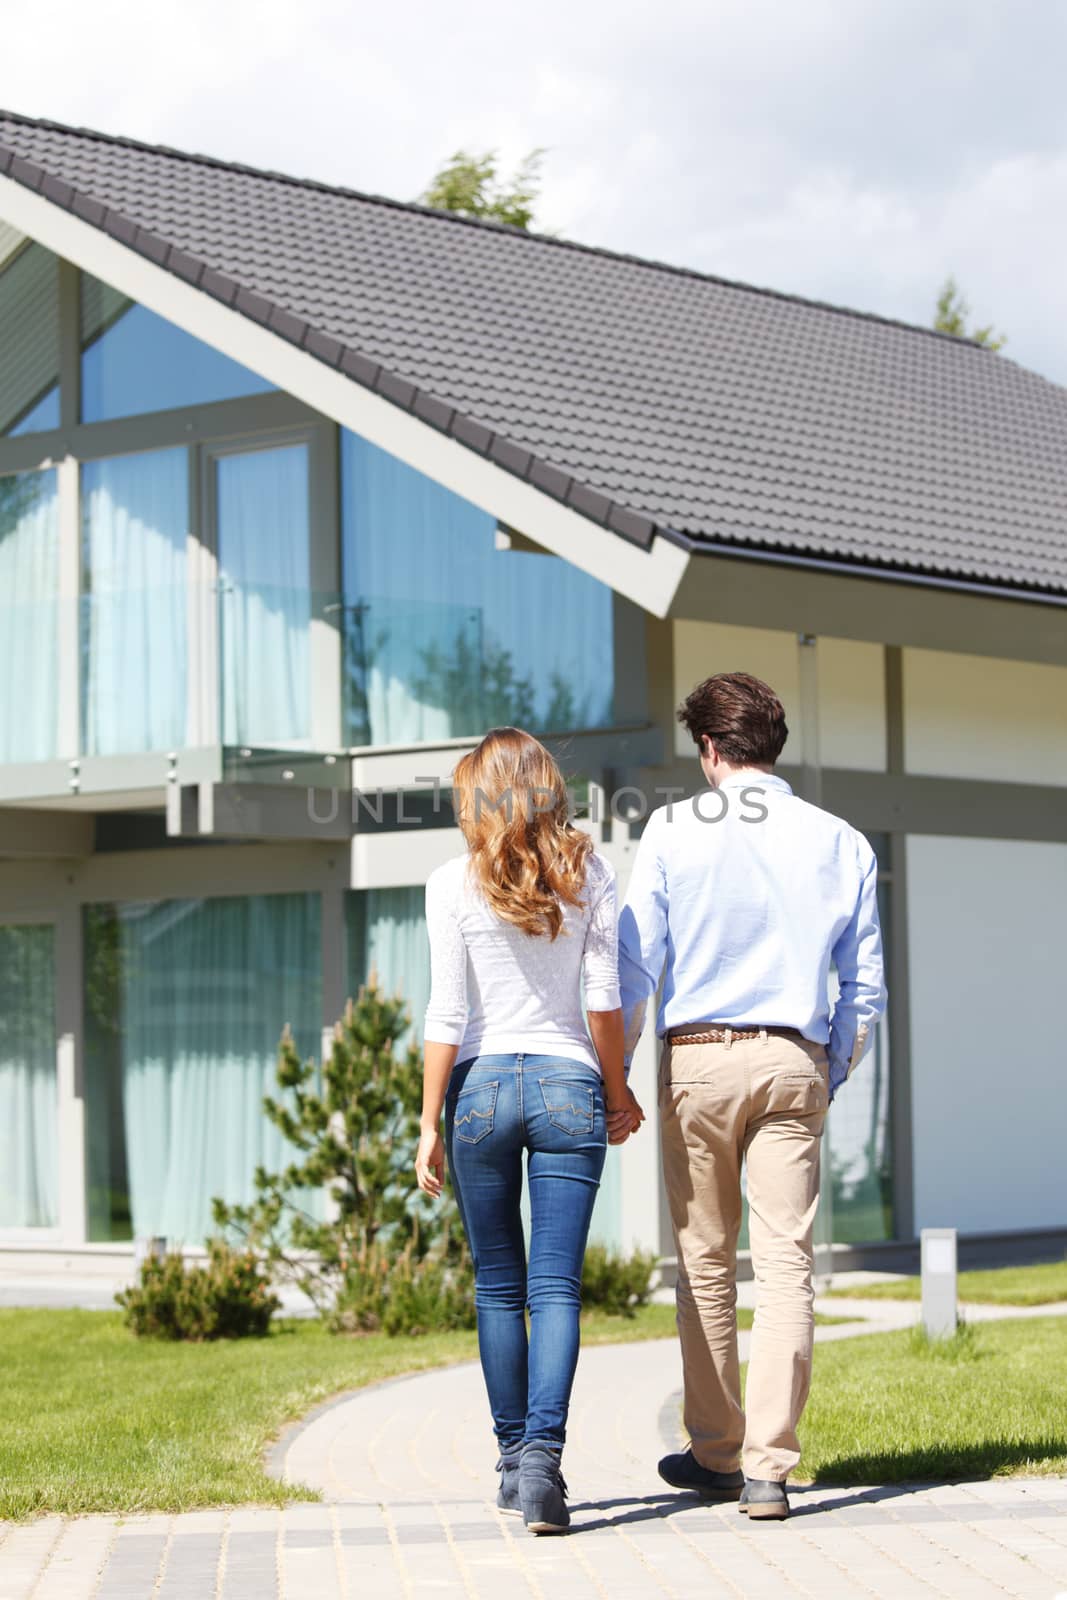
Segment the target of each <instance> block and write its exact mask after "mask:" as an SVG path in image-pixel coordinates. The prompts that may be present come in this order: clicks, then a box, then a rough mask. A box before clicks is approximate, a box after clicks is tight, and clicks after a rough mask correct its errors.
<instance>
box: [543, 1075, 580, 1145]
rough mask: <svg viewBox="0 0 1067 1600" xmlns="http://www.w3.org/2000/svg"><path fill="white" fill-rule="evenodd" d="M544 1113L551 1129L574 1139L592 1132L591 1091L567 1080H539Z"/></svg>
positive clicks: (571, 1080) (572, 1080) (576, 1082)
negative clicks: (570, 1134) (572, 1135)
mask: <svg viewBox="0 0 1067 1600" xmlns="http://www.w3.org/2000/svg"><path fill="white" fill-rule="evenodd" d="M538 1082H539V1083H540V1085H541V1094H542V1097H543V1098H544V1102H545V1111H546V1112H547V1113H548V1120H549V1122H551V1123H552V1125H553V1127H555V1128H559V1129H560V1130H561V1132H563V1133H572V1134H574V1135H575V1136H576V1137H577V1136H578V1135H579V1134H583V1133H592V1131H593V1091H592V1089H591V1088H590V1087H589V1085H588V1084H587V1083H580V1082H578V1081H577V1080H575V1079H568V1078H539V1079H538Z"/></svg>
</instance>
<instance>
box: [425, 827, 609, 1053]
mask: <svg viewBox="0 0 1067 1600" xmlns="http://www.w3.org/2000/svg"><path fill="white" fill-rule="evenodd" d="M468 862H469V857H468V856H462V857H461V858H460V859H459V860H457V861H447V862H446V863H445V864H444V866H442V867H438V868H437V869H436V871H434V872H432V873H431V874H430V877H429V880H428V881H427V884H426V923H427V927H428V929H429V934H430V975H431V986H430V1003H429V1005H428V1006H427V1008H426V1029H425V1037H426V1039H427V1041H431V1042H433V1043H435V1044H454V1045H458V1047H459V1054H458V1056H457V1057H456V1060H457V1061H469V1060H470V1059H471V1057H472V1056H478V1055H483V1056H488V1055H502V1056H503V1055H519V1054H520V1053H521V1054H523V1055H538V1056H558V1057H560V1058H561V1059H562V1060H566V1061H582V1062H584V1063H585V1064H586V1066H590V1067H592V1068H593V1069H594V1071H599V1070H600V1066H599V1062H598V1061H597V1058H596V1052H595V1051H594V1049H593V1046H592V1044H591V1043H590V1040H589V1034H588V1032H587V1031H586V1026H585V1020H584V1017H583V1014H582V998H583V990H584V999H585V1004H586V1007H587V1009H588V1010H590V1011H614V1010H615V1008H616V1007H617V1006H618V1005H619V957H618V931H617V925H616V911H615V869H614V867H612V866H611V865H610V864H609V863H608V862H607V861H605V860H604V858H603V856H599V855H597V854H596V853H595V852H593V853H591V854H590V855H589V856H588V857H587V858H586V881H585V889H584V891H583V895H582V900H583V904H582V905H581V906H568V905H565V906H563V908H562V909H563V926H562V928H561V929H560V931H559V934H558V935H557V937H556V938H555V939H549V938H548V937H547V936H542V937H535V936H534V935H532V934H529V933H523V932H522V930H521V929H520V928H516V927H514V926H513V925H512V924H511V923H510V922H502V921H501V919H500V918H499V917H498V916H497V915H496V913H495V912H494V911H491V910H490V908H489V906H488V905H487V904H486V901H485V898H484V897H483V895H482V893H481V891H480V890H479V889H478V888H477V886H476V885H475V884H474V883H473V882H472V881H471V879H470V876H469V874H468V870H467V869H468Z"/></svg>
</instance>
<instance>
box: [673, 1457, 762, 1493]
mask: <svg viewBox="0 0 1067 1600" xmlns="http://www.w3.org/2000/svg"><path fill="white" fill-rule="evenodd" d="M659 1475H660V1477H661V1478H662V1479H663V1481H664V1482H665V1483H669V1484H670V1486H671V1488H672V1489H691V1490H692V1491H693V1493H694V1494H698V1495H700V1497H701V1498H702V1499H704V1500H736V1499H737V1498H738V1496H739V1495H740V1494H741V1491H742V1489H743V1488H744V1486H745V1480H744V1477H743V1475H742V1474H741V1473H740V1472H712V1470H711V1468H710V1467H702V1466H701V1465H700V1462H699V1461H698V1460H697V1458H696V1456H695V1455H694V1454H693V1451H692V1448H690V1449H688V1450H683V1451H682V1452H681V1454H680V1455H676V1456H664V1457H663V1460H662V1461H661V1462H660V1464H659Z"/></svg>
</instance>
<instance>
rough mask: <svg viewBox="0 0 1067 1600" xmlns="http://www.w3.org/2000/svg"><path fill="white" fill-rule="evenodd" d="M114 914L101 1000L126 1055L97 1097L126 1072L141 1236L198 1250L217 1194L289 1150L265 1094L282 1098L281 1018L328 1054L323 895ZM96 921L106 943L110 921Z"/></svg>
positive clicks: (236, 1191) (125, 1126) (237, 1190)
mask: <svg viewBox="0 0 1067 1600" xmlns="http://www.w3.org/2000/svg"><path fill="white" fill-rule="evenodd" d="M113 915H114V918H115V919H117V924H118V927H117V937H115V938H114V939H113V945H112V948H113V949H114V951H115V956H114V960H113V962H112V964H111V968H110V973H111V976H110V993H109V995H108V996H107V997H106V999H105V1007H106V1009H108V1010H112V1011H113V1012H114V1014H115V1021H114V1026H113V1027H112V1028H111V1029H110V1030H109V1031H110V1036H111V1039H112V1048H113V1049H114V1051H115V1053H116V1055H117V1060H115V1061H113V1062H112V1063H110V1064H105V1063H99V1062H98V1063H97V1064H96V1067H97V1070H96V1073H95V1074H94V1076H95V1078H96V1081H97V1084H98V1085H99V1090H100V1093H101V1094H103V1093H104V1086H103V1080H104V1078H105V1076H106V1073H107V1071H108V1070H110V1071H112V1072H115V1073H117V1075H119V1076H120V1079H121V1098H120V1099H118V1100H117V1101H116V1103H115V1108H114V1114H115V1115H116V1116H117V1117H119V1118H121V1123H122V1128H121V1130H118V1133H119V1136H120V1137H121V1140H122V1141H123V1142H124V1147H125V1171H126V1177H127V1183H128V1195H129V1209H130V1216H131V1222H132V1232H133V1234H134V1236H135V1237H141V1236H144V1235H163V1236H164V1237H165V1238H167V1239H170V1240H172V1241H175V1242H185V1243H187V1244H196V1243H199V1242H201V1241H202V1240H203V1239H204V1238H205V1236H206V1235H207V1234H208V1233H209V1232H210V1231H211V1200H212V1197H213V1196H215V1195H221V1196H222V1197H223V1198H224V1199H226V1200H230V1201H239V1200H247V1199H250V1198H251V1196H252V1193H253V1186H252V1176H253V1173H254V1171H255V1168H256V1166H257V1165H258V1164H260V1163H263V1164H264V1165H266V1166H267V1167H268V1168H271V1169H272V1170H278V1167H279V1166H280V1165H281V1164H282V1162H283V1161H284V1160H285V1159H287V1158H288V1156H289V1155H291V1151H290V1150H289V1147H288V1146H286V1145H285V1144H284V1141H283V1140H282V1138H281V1135H280V1134H279V1133H278V1132H277V1130H276V1129H275V1128H274V1127H273V1126H272V1124H270V1123H269V1122H268V1121H267V1119H266V1117H265V1116H264V1114H263V1109H262V1101H263V1096H264V1094H267V1093H277V1086H276V1083H275V1078H274V1070H275V1063H276V1059H277V1048H278V1039H279V1037H280V1035H281V1032H282V1029H283V1027H284V1026H285V1024H286V1023H288V1024H289V1025H290V1026H291V1028H292V1031H293V1035H294V1037H295V1039H296V1042H297V1047H298V1049H299V1050H300V1051H301V1054H302V1055H305V1056H306V1055H312V1054H314V1055H316V1056H317V1055H318V1053H319V1047H320V1041H321V1028H322V1017H321V1004H322V1002H321V996H322V979H321V954H320V950H321V939H320V904H319V896H318V895H316V894H274V895H248V896H234V897H232V898H230V897H225V898H218V899H211V900H170V901H163V902H158V903H154V904H135V903H128V904H122V905H119V906H117V907H115V908H114V912H113ZM90 926H91V927H93V926H95V927H96V928H97V930H98V932H97V934H96V938H97V939H98V941H100V942H101V944H102V943H103V941H105V940H106V939H107V937H108V936H107V934H106V932H105V931H104V925H103V924H101V922H100V921H99V919H97V921H96V922H95V923H91V924H90ZM96 953H97V952H94V951H92V950H91V951H90V962H92V960H93V957H94V955H95V954H96ZM104 955H105V958H106V952H104ZM97 966H98V967H99V963H97ZM105 1020H106V1019H105ZM92 1087H93V1085H91V1088H92ZM111 1137H112V1142H114V1141H115V1137H116V1130H112V1134H111ZM115 1172H116V1168H115V1167H114V1166H113V1168H112V1172H111V1173H110V1174H109V1175H107V1176H105V1175H104V1174H102V1173H99V1172H98V1173H96V1174H94V1177H95V1179H96V1182H97V1185H98V1186H101V1179H103V1180H104V1182H105V1183H106V1182H107V1181H109V1180H110V1182H111V1184H112V1185H114V1181H115Z"/></svg>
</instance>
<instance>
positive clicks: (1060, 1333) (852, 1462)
mask: <svg viewBox="0 0 1067 1600" xmlns="http://www.w3.org/2000/svg"><path fill="white" fill-rule="evenodd" d="M801 1439H802V1444H803V1448H804V1455H803V1459H802V1461H801V1463H800V1469H799V1472H798V1474H797V1476H798V1477H799V1478H800V1479H802V1480H805V1479H806V1480H811V1479H816V1480H819V1481H823V1482H831V1483H864V1484H870V1483H886V1482H900V1481H902V1480H908V1479H920V1478H960V1477H989V1476H993V1475H996V1474H1009V1473H1064V1472H1067V1321H1065V1320H1064V1319H1063V1318H1061V1317H1035V1318H1034V1319H1033V1320H1030V1321H1014V1322H1011V1321H1009V1322H987V1323H978V1324H970V1325H967V1326H966V1327H965V1328H964V1330H963V1333H962V1337H961V1338H960V1339H959V1340H958V1341H957V1343H956V1344H955V1346H950V1347H949V1348H948V1349H947V1350H944V1349H942V1350H939V1349H938V1347H936V1346H934V1347H933V1348H931V1347H929V1346H926V1347H924V1342H923V1340H922V1338H921V1336H920V1335H919V1333H918V1331H917V1330H906V1331H904V1332H902V1333H883V1334H870V1335H864V1337H863V1338H860V1339H849V1340H846V1341H844V1342H842V1343H838V1344H827V1345H822V1346H816V1350H815V1373H814V1379H813V1382H812V1389H811V1399H810V1401H809V1403H808V1409H807V1411H806V1413H805V1416H804V1421H803V1423H802V1425H801Z"/></svg>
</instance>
